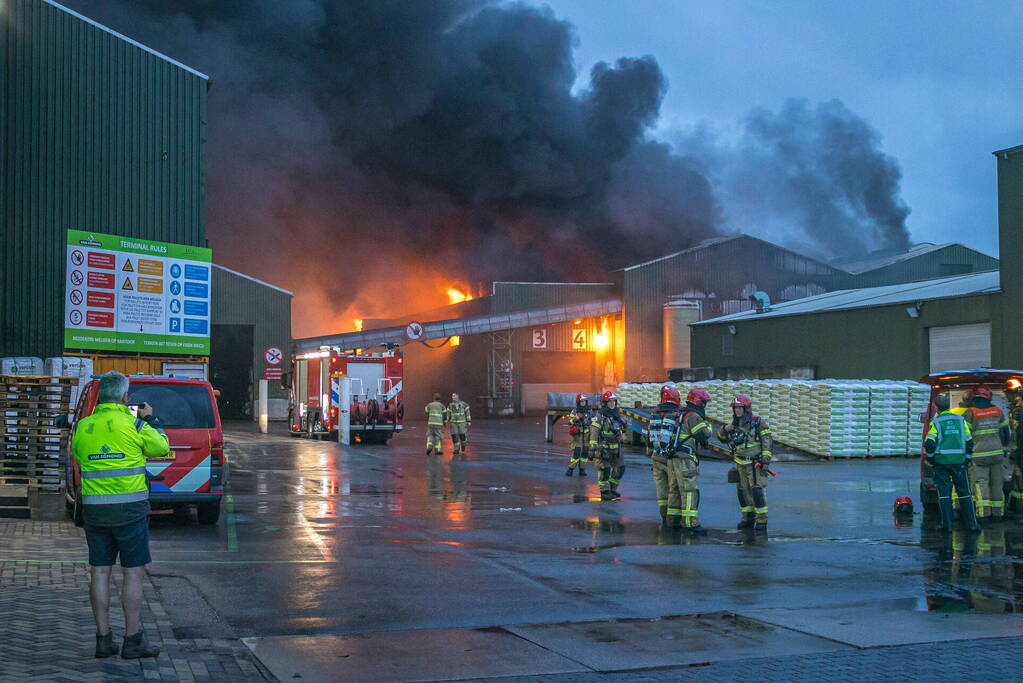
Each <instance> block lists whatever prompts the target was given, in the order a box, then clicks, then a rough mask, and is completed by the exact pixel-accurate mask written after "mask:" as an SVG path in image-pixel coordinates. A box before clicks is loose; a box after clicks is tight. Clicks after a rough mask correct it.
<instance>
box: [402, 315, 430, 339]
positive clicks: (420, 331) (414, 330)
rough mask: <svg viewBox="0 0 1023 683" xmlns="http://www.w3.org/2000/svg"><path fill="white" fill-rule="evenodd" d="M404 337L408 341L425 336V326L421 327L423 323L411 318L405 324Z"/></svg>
mask: <svg viewBox="0 0 1023 683" xmlns="http://www.w3.org/2000/svg"><path fill="white" fill-rule="evenodd" d="M405 337H407V338H408V340H409V341H421V340H422V339H423V338H425V337H426V328H424V327H423V323H421V322H417V321H415V320H413V321H412V322H410V323H409V324H408V325H406V326H405Z"/></svg>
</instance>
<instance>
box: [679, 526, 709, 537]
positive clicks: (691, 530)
mask: <svg viewBox="0 0 1023 683" xmlns="http://www.w3.org/2000/svg"><path fill="white" fill-rule="evenodd" d="M682 531H684V532H685V533H687V534H689V535H690V536H706V535H707V530H706V529H705V528H703V527H702V526H690V527H685V528H683V529H682Z"/></svg>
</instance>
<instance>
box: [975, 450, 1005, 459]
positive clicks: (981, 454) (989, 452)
mask: <svg viewBox="0 0 1023 683" xmlns="http://www.w3.org/2000/svg"><path fill="white" fill-rule="evenodd" d="M991 455H1005V451H1003V450H1001V449H999V450H997V451H984V452H983V453H974V454H973V457H974V458H986V457H988V456H991Z"/></svg>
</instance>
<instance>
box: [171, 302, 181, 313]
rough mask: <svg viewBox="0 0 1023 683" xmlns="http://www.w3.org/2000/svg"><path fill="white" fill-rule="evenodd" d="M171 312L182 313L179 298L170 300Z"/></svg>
mask: <svg viewBox="0 0 1023 683" xmlns="http://www.w3.org/2000/svg"><path fill="white" fill-rule="evenodd" d="M170 312H171V313H180V312H181V302H180V301H179V300H177V299H171V301H170Z"/></svg>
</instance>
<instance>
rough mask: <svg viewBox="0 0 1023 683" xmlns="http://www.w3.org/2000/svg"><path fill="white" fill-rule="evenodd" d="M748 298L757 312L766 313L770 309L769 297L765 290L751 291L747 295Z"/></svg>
mask: <svg viewBox="0 0 1023 683" xmlns="http://www.w3.org/2000/svg"><path fill="white" fill-rule="evenodd" d="M749 300H750V303H751V304H753V310H755V311H756V312H757V313H767V312H768V311H770V310H771V297H769V296H767V292H753V293H752V294H750V295H749Z"/></svg>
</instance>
